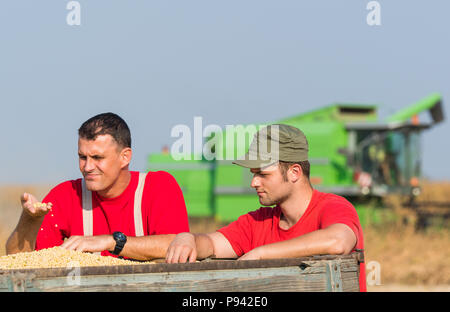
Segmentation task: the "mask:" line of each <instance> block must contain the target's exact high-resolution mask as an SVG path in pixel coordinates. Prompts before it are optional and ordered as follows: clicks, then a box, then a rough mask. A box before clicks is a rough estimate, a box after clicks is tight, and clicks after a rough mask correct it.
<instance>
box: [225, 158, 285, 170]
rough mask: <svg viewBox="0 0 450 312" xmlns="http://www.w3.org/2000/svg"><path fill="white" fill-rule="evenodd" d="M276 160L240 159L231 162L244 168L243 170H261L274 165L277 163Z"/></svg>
mask: <svg viewBox="0 0 450 312" xmlns="http://www.w3.org/2000/svg"><path fill="white" fill-rule="evenodd" d="M277 162H278V161H277V160H272V161H269V160H247V159H242V160H235V161H233V164H235V165H238V166H241V167H245V168H250V169H253V168H255V169H257V168H259V169H261V168H265V167H268V166H271V165H273V164H275V163H277Z"/></svg>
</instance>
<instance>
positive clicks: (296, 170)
mask: <svg viewBox="0 0 450 312" xmlns="http://www.w3.org/2000/svg"><path fill="white" fill-rule="evenodd" d="M288 175H290V177H289V178H290V180H291V181H292V182H297V181H298V180H300V179H301V177H302V176H303V170H302V167H301V166H300V165H299V164H293V165H292V166H290V168H289V170H288Z"/></svg>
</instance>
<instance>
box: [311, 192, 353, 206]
mask: <svg viewBox="0 0 450 312" xmlns="http://www.w3.org/2000/svg"><path fill="white" fill-rule="evenodd" d="M315 192H316V194H317V200H318V201H319V204H330V203H333V204H342V205H350V206H353V205H352V204H351V203H350V202H349V201H348V200H347V199H346V198H345V197H343V196H340V195H337V194H333V193H325V192H320V191H318V190H315Z"/></svg>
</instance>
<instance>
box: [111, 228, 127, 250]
mask: <svg viewBox="0 0 450 312" xmlns="http://www.w3.org/2000/svg"><path fill="white" fill-rule="evenodd" d="M113 238H114V240H115V241H116V247H115V248H114V250H113V251H112V252H111V253H112V254H113V255H116V256H118V255H119V254H120V252H121V251H122V249H123V246H125V243H126V242H127V237H126V236H125V234H123V233H122V232H114V233H113Z"/></svg>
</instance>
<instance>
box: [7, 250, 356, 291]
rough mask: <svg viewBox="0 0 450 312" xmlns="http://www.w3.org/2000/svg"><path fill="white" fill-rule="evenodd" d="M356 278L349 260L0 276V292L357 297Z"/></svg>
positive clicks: (135, 267) (220, 263)
mask: <svg viewBox="0 0 450 312" xmlns="http://www.w3.org/2000/svg"><path fill="white" fill-rule="evenodd" d="M358 272H359V264H358V262H357V260H356V259H355V257H353V256H316V257H304V258H296V259H271V260H251V261H236V260H223V259H221V260H209V261H202V262H197V263H184V264H167V263H158V264H142V265H132V266H110V267H81V268H78V271H77V272H76V276H73V275H74V271H73V268H72V269H65V268H59V269H36V270H30V269H27V270H9V271H2V272H0V291H358V290H359V283H358ZM72 277H74V279H72ZM78 281H79V283H78Z"/></svg>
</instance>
